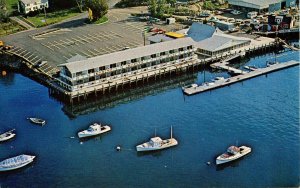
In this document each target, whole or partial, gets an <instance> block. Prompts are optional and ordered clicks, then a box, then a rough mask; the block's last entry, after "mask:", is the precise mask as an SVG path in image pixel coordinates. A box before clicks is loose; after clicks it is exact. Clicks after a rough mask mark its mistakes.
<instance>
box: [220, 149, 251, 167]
mask: <svg viewBox="0 0 300 188" xmlns="http://www.w3.org/2000/svg"><path fill="white" fill-rule="evenodd" d="M250 152H251V148H250V147H247V146H241V147H237V146H230V147H229V148H228V149H227V152H226V153H223V154H222V155H220V156H218V157H217V159H216V164H217V165H219V164H224V163H228V162H231V161H234V160H236V159H238V158H241V157H243V156H245V155H247V154H248V153H250Z"/></svg>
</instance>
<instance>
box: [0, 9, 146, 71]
mask: <svg viewBox="0 0 300 188" xmlns="http://www.w3.org/2000/svg"><path fill="white" fill-rule="evenodd" d="M122 10H125V11H124V12H122ZM127 11H128V10H127ZM82 17H83V18H84V17H86V15H83V16H82ZM108 18H109V22H108V23H105V24H102V25H91V24H85V23H84V20H85V19H81V18H80V19H79V18H78V19H77V20H75V21H76V24H73V25H72V22H73V21H74V20H71V21H69V22H67V23H65V24H58V25H57V26H49V27H46V28H41V29H35V30H31V31H26V32H22V33H18V34H15V35H11V36H7V37H4V38H3V40H4V41H5V42H6V43H7V44H10V45H12V46H15V47H14V48H13V49H12V50H11V52H12V53H14V54H16V55H18V56H20V57H22V58H24V59H26V60H27V61H29V62H30V63H31V64H32V65H33V66H35V65H37V64H38V63H40V62H41V61H47V63H46V64H43V66H41V67H39V69H40V70H41V71H43V72H45V73H46V74H54V73H55V72H56V71H57V70H58V68H57V65H59V64H63V63H66V60H68V59H70V58H71V57H73V56H75V55H77V54H79V55H82V56H85V57H88V58H89V57H94V56H99V55H103V54H107V53H112V52H115V51H120V50H123V49H125V48H126V49H128V48H135V47H137V46H142V45H144V33H145V32H144V31H145V29H146V28H147V27H148V26H147V23H146V22H140V21H139V20H138V19H136V18H134V17H131V16H130V14H129V12H126V9H112V10H110V12H109V14H108ZM80 20H82V23H81V24H79V25H78V22H79V21H80ZM74 23H75V22H74ZM149 35H150V34H146V36H145V37H146V38H147V37H148V36H149Z"/></svg>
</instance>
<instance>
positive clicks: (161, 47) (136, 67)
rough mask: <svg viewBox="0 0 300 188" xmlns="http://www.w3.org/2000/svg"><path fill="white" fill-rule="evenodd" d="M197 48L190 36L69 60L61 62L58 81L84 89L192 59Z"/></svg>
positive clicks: (62, 84)
mask: <svg viewBox="0 0 300 188" xmlns="http://www.w3.org/2000/svg"><path fill="white" fill-rule="evenodd" d="M195 51H196V49H195V42H194V41H193V39H191V38H189V37H187V38H181V39H176V40H172V41H166V42H161V43H157V44H152V45H147V46H142V47H137V48H133V49H128V50H123V51H118V52H114V53H111V54H105V55H101V56H96V57H92V58H88V59H83V60H79V61H73V62H68V63H65V64H62V65H59V66H60V67H61V71H60V77H59V79H58V82H59V85H60V86H61V87H63V88H64V89H65V90H67V91H71V92H73V91H78V90H84V89H85V88H90V87H95V86H99V85H101V84H102V83H104V82H107V81H108V80H113V79H120V78H124V79H126V77H127V76H132V75H135V74H140V73H143V72H146V71H147V72H149V71H152V70H153V71H156V70H163V69H164V68H165V67H167V66H170V65H179V64H180V63H187V62H189V61H193V60H195V59H196V56H195V54H194V53H195Z"/></svg>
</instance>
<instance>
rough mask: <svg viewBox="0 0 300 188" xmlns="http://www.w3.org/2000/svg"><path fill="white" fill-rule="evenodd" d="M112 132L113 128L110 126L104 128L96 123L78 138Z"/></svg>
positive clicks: (80, 133) (79, 134)
mask: <svg viewBox="0 0 300 188" xmlns="http://www.w3.org/2000/svg"><path fill="white" fill-rule="evenodd" d="M110 130H111V128H110V127H109V126H108V125H104V126H102V125H101V124H98V123H94V124H93V125H90V126H89V128H88V129H87V130H84V131H81V132H79V133H78V137H79V138H84V137H90V136H96V135H99V134H102V133H105V132H108V131H110Z"/></svg>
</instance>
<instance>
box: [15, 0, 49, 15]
mask: <svg viewBox="0 0 300 188" xmlns="http://www.w3.org/2000/svg"><path fill="white" fill-rule="evenodd" d="M48 7H49V2H48V0H19V3H18V11H19V12H20V13H24V14H28V13H29V12H33V11H37V10H43V9H44V8H48Z"/></svg>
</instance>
